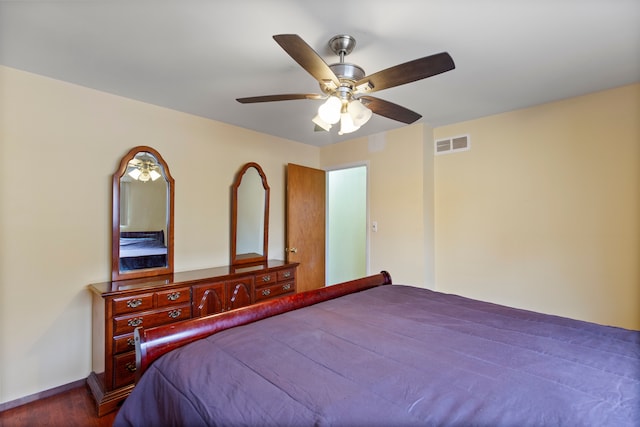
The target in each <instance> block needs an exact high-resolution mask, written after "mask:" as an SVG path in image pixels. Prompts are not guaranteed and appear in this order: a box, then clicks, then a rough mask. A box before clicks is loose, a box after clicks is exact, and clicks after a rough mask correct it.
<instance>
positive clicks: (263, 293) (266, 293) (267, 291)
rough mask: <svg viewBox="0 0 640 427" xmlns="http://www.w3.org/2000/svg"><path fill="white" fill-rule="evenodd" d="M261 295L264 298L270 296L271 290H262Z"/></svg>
mask: <svg viewBox="0 0 640 427" xmlns="http://www.w3.org/2000/svg"><path fill="white" fill-rule="evenodd" d="M262 295H263V296H265V297H266V296H269V295H271V289H263V290H262Z"/></svg>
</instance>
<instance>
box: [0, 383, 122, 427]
mask: <svg viewBox="0 0 640 427" xmlns="http://www.w3.org/2000/svg"><path fill="white" fill-rule="evenodd" d="M116 414H117V412H112V413H110V414H107V415H105V416H103V417H100V418H98V415H97V413H96V406H95V402H94V401H93V398H92V397H91V393H90V392H89V389H88V388H87V387H86V386H84V385H83V386H80V387H76V388H73V389H71V390H68V391H65V392H63V393H60V394H56V395H55V396H51V397H47V398H45V399H40V400H37V401H35V402H31V403H27V404H26V405H22V406H18V407H16V408H12V409H8V410H6V411H3V412H0V427H22V426H24V427H32V426H51V427H58V426H60V427H75V426H77V427H111V425H112V424H113V420H114V419H115V417H116Z"/></svg>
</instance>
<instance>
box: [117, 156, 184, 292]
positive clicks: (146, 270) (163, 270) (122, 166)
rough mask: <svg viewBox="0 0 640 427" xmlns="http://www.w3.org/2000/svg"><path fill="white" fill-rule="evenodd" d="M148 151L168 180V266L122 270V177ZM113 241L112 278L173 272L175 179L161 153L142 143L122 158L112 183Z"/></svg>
mask: <svg viewBox="0 0 640 427" xmlns="http://www.w3.org/2000/svg"><path fill="white" fill-rule="evenodd" d="M141 152H148V153H150V154H152V155H153V156H154V157H155V158H156V159H157V160H158V164H159V165H161V166H162V169H163V171H164V176H163V178H164V179H165V180H166V181H167V197H168V201H167V205H168V206H167V215H168V218H167V235H166V236H165V240H166V246H167V266H166V267H155V268H144V269H139V270H131V271H126V272H121V271H120V179H121V178H122V177H123V176H124V174H125V173H126V171H127V165H128V163H129V161H130V160H132V159H133V158H134V157H135V156H136V155H137V154H138V153H141ZM112 193H113V199H112V205H111V208H112V209H111V219H112V221H111V222H112V241H111V280H126V279H138V278H142V277H154V276H161V275H163V274H171V273H173V223H174V221H173V207H174V195H175V181H174V179H173V177H172V176H171V173H170V172H169V166H168V165H167V162H165V161H164V159H163V158H162V156H161V155H160V153H158V152H157V151H156V150H154V149H153V148H151V147H148V146H144V145H140V146H137V147H134V148H132V149H131V150H129V152H128V153H127V154H125V156H124V157H123V158H122V160H120V166H118V169H117V170H116V171H115V173H114V174H113V185H112Z"/></svg>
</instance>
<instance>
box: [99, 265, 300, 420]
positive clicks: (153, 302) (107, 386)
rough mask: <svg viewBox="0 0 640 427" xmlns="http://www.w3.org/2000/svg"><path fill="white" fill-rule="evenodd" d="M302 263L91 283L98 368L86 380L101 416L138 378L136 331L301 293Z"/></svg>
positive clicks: (220, 269)
mask: <svg viewBox="0 0 640 427" xmlns="http://www.w3.org/2000/svg"><path fill="white" fill-rule="evenodd" d="M297 266H298V264H297V263H286V262H284V261H278V260H269V261H268V262H267V263H266V264H260V265H253V266H241V267H231V266H225V267H217V268H208V269H203V270H194V271H184V272H180V273H174V274H170V275H166V276H158V277H153V278H145V279H132V280H122V281H113V282H104V283H96V284H92V285H89V289H90V290H91V292H92V295H93V367H94V371H93V372H92V373H91V375H89V378H88V379H87V383H88V385H89V388H90V389H91V392H92V394H93V396H94V398H95V400H96V404H97V407H98V415H99V416H101V415H104V414H106V413H108V412H111V411H113V410H115V409H116V408H117V407H118V405H119V404H120V403H121V402H122V401H123V400H124V399H125V398H126V397H127V396H128V395H129V393H131V390H132V389H133V387H134V384H133V383H134V379H135V371H136V364H135V352H134V344H133V331H134V330H135V328H137V327H145V328H151V327H154V326H159V325H165V324H168V323H173V322H177V321H180V320H185V319H190V318H192V317H200V316H206V315H210V314H215V313H221V312H223V311H227V310H233V309H236V308H240V307H244V306H247V305H250V304H254V303H256V302H261V301H265V300H267V299H271V298H276V297H280V296H284V295H289V294H292V293H295V292H296V268H297Z"/></svg>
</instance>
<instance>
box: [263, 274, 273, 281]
mask: <svg viewBox="0 0 640 427" xmlns="http://www.w3.org/2000/svg"><path fill="white" fill-rule="evenodd" d="M270 280H271V276H269V275H268V274H267V275H266V276H262V281H263V282H269V281H270Z"/></svg>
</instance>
